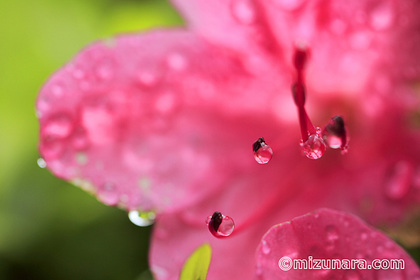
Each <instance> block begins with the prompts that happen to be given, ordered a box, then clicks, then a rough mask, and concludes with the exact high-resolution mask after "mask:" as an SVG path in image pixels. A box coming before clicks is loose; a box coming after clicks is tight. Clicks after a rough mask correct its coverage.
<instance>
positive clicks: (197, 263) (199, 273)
mask: <svg viewBox="0 0 420 280" xmlns="http://www.w3.org/2000/svg"><path fill="white" fill-rule="evenodd" d="M210 259H211V247H210V245H209V244H207V243H205V244H203V245H201V246H200V247H198V248H197V249H196V250H195V251H194V252H193V253H192V254H191V256H189V257H188V259H187V261H186V262H185V264H184V267H183V268H182V272H181V277H180V278H179V280H205V279H206V277H207V271H208V270H209V265H210Z"/></svg>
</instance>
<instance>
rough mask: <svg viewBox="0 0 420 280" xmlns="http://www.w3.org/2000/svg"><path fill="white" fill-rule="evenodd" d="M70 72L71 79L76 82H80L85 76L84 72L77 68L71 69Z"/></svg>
mask: <svg viewBox="0 0 420 280" xmlns="http://www.w3.org/2000/svg"><path fill="white" fill-rule="evenodd" d="M70 71H71V72H72V73H73V77H74V78H76V79H78V80H81V79H83V78H84V77H85V76H86V73H85V71H83V70H82V69H80V68H77V67H74V68H72V69H71V70H70Z"/></svg>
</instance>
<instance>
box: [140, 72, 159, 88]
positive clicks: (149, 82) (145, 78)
mask: <svg viewBox="0 0 420 280" xmlns="http://www.w3.org/2000/svg"><path fill="white" fill-rule="evenodd" d="M137 79H138V81H139V82H140V83H141V84H142V85H144V86H146V87H152V86H155V85H156V84H157V82H158V78H157V76H156V75H155V74H153V72H151V71H146V70H142V71H140V72H139V73H138V74H137Z"/></svg>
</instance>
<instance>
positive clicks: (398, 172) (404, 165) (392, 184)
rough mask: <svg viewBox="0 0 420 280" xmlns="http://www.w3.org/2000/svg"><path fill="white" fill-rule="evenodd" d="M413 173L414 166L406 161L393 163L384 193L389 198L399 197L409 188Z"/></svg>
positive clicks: (404, 194) (405, 193)
mask: <svg viewBox="0 0 420 280" xmlns="http://www.w3.org/2000/svg"><path fill="white" fill-rule="evenodd" d="M413 174H414V167H413V166H412V164H410V163H409V162H406V161H400V162H397V163H396V164H395V166H394V167H393V169H392V170H391V172H390V175H389V176H390V177H389V180H388V182H387V184H386V185H385V194H386V195H387V196H388V197H389V198H391V199H401V198H403V197H404V196H406V195H407V193H408V192H409V190H410V187H411V183H412V179H413Z"/></svg>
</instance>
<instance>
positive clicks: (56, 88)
mask: <svg viewBox="0 0 420 280" xmlns="http://www.w3.org/2000/svg"><path fill="white" fill-rule="evenodd" d="M51 93H52V94H53V95H55V96H56V97H60V96H62V95H63V93H64V89H63V86H62V85H61V84H58V83H57V84H54V85H52V86H51Z"/></svg>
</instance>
